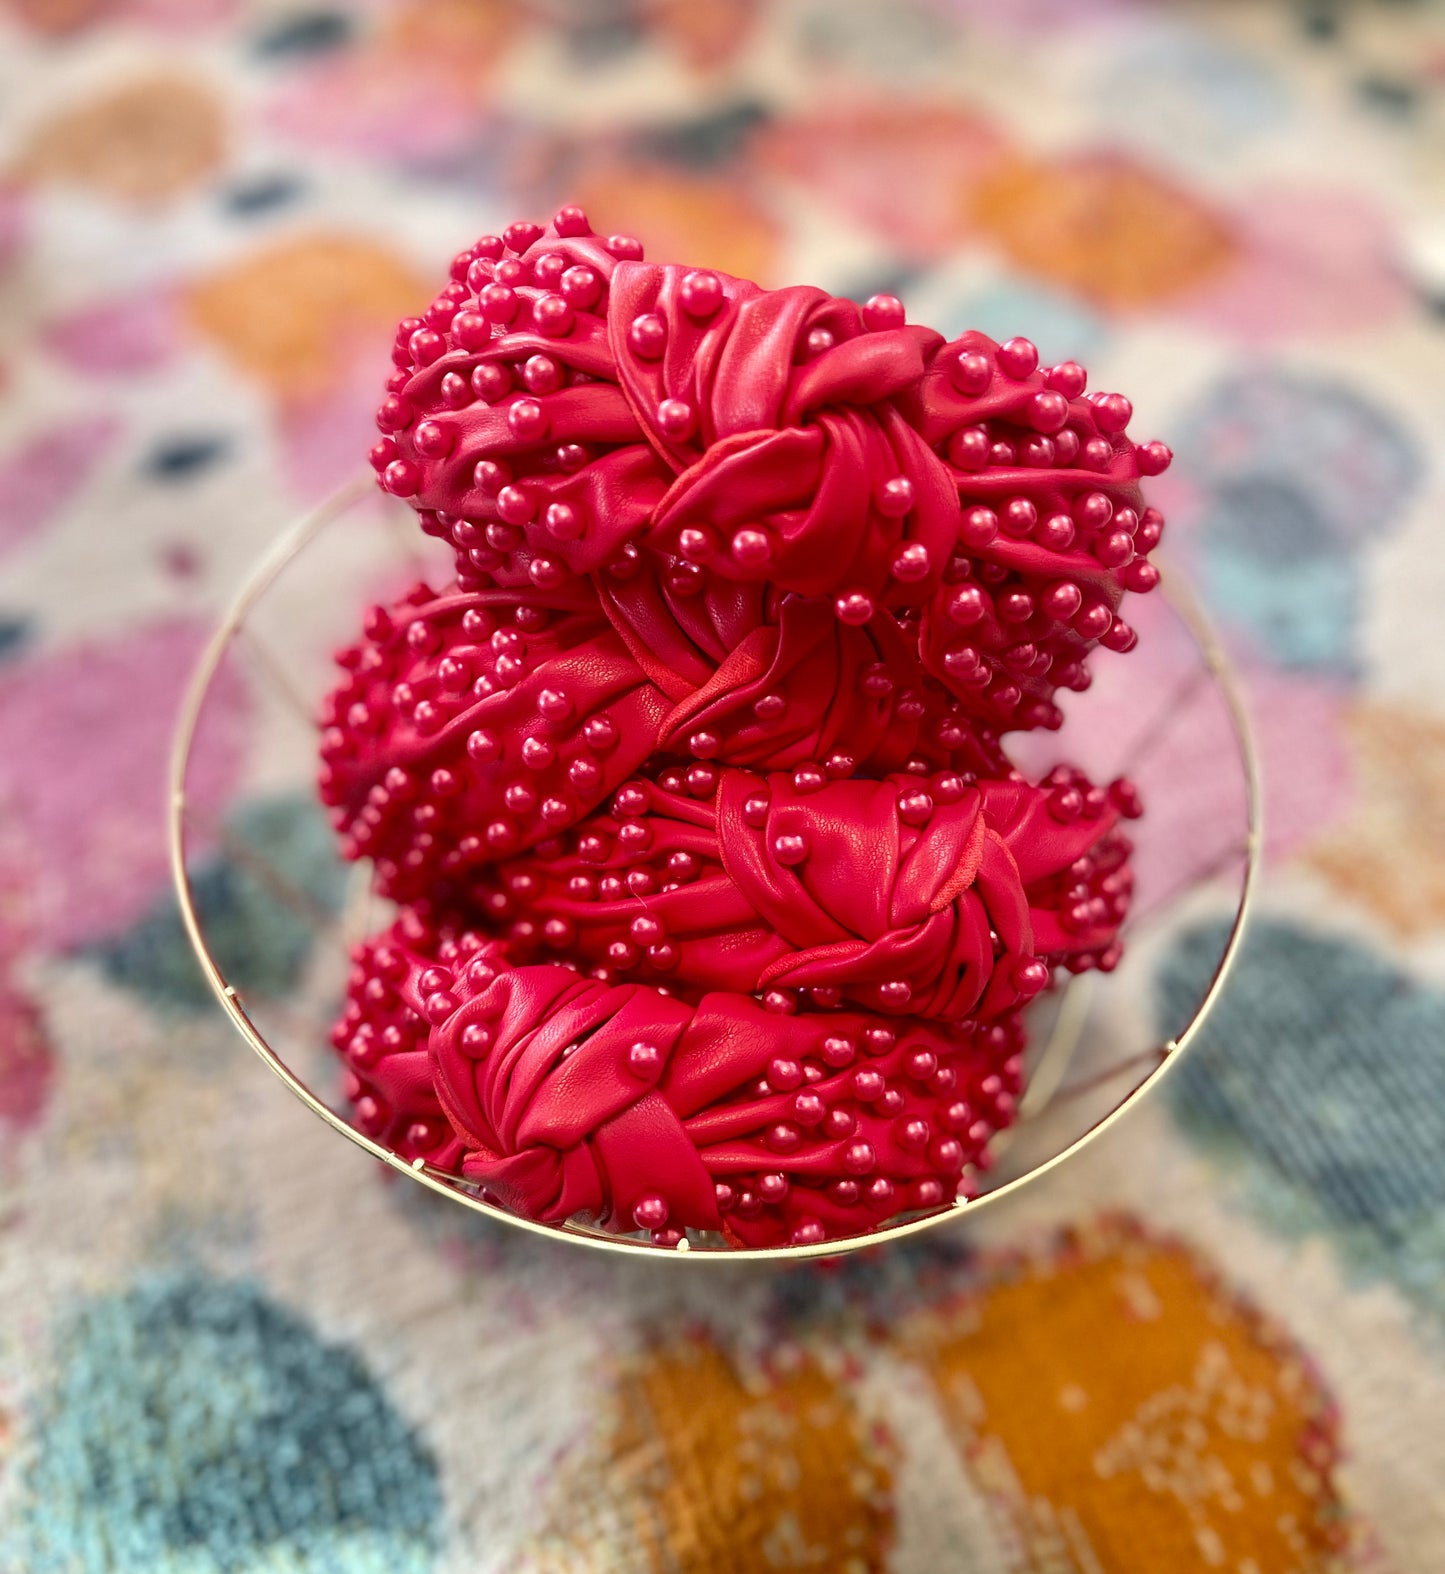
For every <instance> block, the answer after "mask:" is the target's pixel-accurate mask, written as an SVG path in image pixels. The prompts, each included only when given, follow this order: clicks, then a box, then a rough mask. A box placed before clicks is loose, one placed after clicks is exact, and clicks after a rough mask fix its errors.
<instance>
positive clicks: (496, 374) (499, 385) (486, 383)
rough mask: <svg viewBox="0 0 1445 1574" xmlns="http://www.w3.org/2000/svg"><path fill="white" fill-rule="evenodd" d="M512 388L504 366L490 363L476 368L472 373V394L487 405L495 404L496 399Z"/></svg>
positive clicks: (510, 376)
mask: <svg viewBox="0 0 1445 1574" xmlns="http://www.w3.org/2000/svg"><path fill="white" fill-rule="evenodd" d="M511 387H512V374H511V373H510V372H509V371H508V370H507V368H506V367H505V366H501V365H498V364H497V363H496V362H492V363H490V364H488V365H486V366H478V367H476V368H475V370H474V371H473V372H472V392H473V393H474V394H476V396H477V398H478V399H485V400H486V401H487V403H488V404H495V403H496V402H497V400H498V399H500V398H502V396H503V395H504V394H506V393H508V392H510V390H511Z"/></svg>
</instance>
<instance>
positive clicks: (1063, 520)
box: [1034, 514, 1074, 552]
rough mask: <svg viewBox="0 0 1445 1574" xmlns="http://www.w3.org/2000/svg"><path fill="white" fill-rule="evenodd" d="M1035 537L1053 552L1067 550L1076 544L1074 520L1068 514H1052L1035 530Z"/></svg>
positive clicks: (1040, 543) (1041, 544)
mask: <svg viewBox="0 0 1445 1574" xmlns="http://www.w3.org/2000/svg"><path fill="white" fill-rule="evenodd" d="M1034 539H1035V540H1036V541H1037V542H1038V543H1039V545H1040V546H1044V547H1047V548H1048V549H1049V550H1050V551H1051V552H1067V551H1068V549H1069V548H1070V547H1071V546H1073V544H1074V522H1073V520H1072V519H1070V518H1069V516H1068V515H1067V514H1050V515H1049V517H1048V518H1047V519H1046V520H1044V522H1043V523H1042V524H1041V525H1040V526H1039V527H1038V529H1037V530H1036V531H1035V532H1034Z"/></svg>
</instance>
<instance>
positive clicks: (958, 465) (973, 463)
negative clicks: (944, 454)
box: [948, 426, 991, 474]
mask: <svg viewBox="0 0 1445 1574" xmlns="http://www.w3.org/2000/svg"><path fill="white" fill-rule="evenodd" d="M990 447H991V440H990V438H989V435H988V428H987V427H984V426H965V427H961V428H960V429H959V430H958V431H956V432H955V433H954V434H953V436H952V437H951V438H950V439H949V441H948V462H949V464H951V465H952V466H953V467H954V468H955V469H956V470H965V471H967V472H968V473H969V474H973V473H975V472H976V471H979V470H982V469H983V467H984V466H985V465H986V464H987V463H988V456H989V450H990Z"/></svg>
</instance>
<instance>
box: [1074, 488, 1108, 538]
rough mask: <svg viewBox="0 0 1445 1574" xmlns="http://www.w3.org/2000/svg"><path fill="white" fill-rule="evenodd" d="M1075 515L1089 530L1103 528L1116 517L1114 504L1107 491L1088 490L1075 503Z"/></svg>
mask: <svg viewBox="0 0 1445 1574" xmlns="http://www.w3.org/2000/svg"><path fill="white" fill-rule="evenodd" d="M1074 517H1075V518H1076V519H1077V520H1078V521H1079V523H1080V524H1081V525H1083V526H1085V527H1086V528H1087V529H1089V530H1102V529H1103V528H1104V526H1105V525H1107V524H1108V523H1109V521H1110V520H1111V519H1112V518H1113V517H1114V504H1113V502H1112V501H1111V499H1110V498H1109V496H1108V494H1107V493H1105V492H1086V493H1085V494H1084V495H1083V497H1081V498H1079V500H1078V501H1077V502H1076V503H1075V504H1074Z"/></svg>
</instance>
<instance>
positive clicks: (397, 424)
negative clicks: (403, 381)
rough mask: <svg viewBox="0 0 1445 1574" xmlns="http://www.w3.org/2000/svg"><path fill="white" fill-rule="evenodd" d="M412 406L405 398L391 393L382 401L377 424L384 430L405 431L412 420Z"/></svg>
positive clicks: (377, 414) (377, 415) (377, 413)
mask: <svg viewBox="0 0 1445 1574" xmlns="http://www.w3.org/2000/svg"><path fill="white" fill-rule="evenodd" d="M412 414H413V412H412V408H411V406H410V405H409V404H408V403H407V402H406V400H405V399H402V398H399V397H398V396H397V395H396V394H391V395H389V396H388V397H387V398H385V399H383V400H382V402H381V408H380V409H379V410H378V411H377V412H376V424H377V426H379V427H380V428H381V430H382V431H383V432H400V431H404V430H405V429H406V428H407V427H408V426H410V425H411V422H412Z"/></svg>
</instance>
